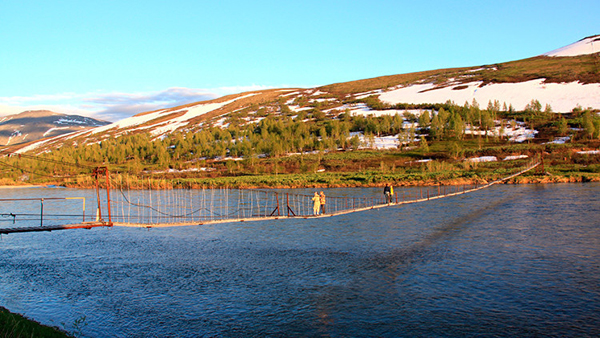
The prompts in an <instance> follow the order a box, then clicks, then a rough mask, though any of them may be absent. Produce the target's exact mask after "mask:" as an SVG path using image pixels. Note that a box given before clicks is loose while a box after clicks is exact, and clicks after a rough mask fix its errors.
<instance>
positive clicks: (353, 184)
mask: <svg viewBox="0 0 600 338" xmlns="http://www.w3.org/2000/svg"><path fill="white" fill-rule="evenodd" d="M272 177H273V178H276V177H277V176H272ZM218 179H220V180H227V179H228V177H220V178H217V180H218ZM192 180H193V179H191V180H190V181H189V182H186V179H183V180H182V179H177V178H176V179H156V180H155V181H160V183H157V182H154V184H150V185H148V184H146V185H145V184H144V183H145V182H142V181H141V180H136V181H135V182H134V184H133V185H130V186H129V187H128V189H131V190H148V187H149V186H150V187H151V189H150V190H169V189H219V188H230V189H311V188H315V189H319V188H371V187H382V186H385V185H386V184H391V185H393V186H395V187H419V186H422V187H427V186H438V185H439V186H461V185H475V184H487V183H489V182H492V181H494V179H493V178H484V177H477V178H452V179H440V180H437V179H430V180H393V179H389V180H385V179H381V180H379V181H378V182H370V183H359V182H357V181H354V180H348V181H346V182H344V181H343V180H342V182H340V183H313V182H306V184H298V183H292V184H278V183H277V182H276V180H275V179H274V180H273V182H272V183H273V184H269V183H267V182H265V181H266V180H265V181H263V182H264V183H263V184H252V183H250V182H248V183H245V182H239V181H238V182H210V180H211V179H204V178H202V179H200V180H205V181H206V182H194V181H192ZM169 181H171V182H170V183H165V182H169ZM140 182H142V183H141V184H137V183H140ZM588 182H600V175H598V174H591V175H589V174H588V175H579V176H572V175H568V176H562V175H552V174H543V175H541V174H538V175H535V176H518V177H515V178H512V179H510V180H507V181H506V182H504V183H503V184H554V183H588ZM25 188H71V189H95V187H94V186H90V185H77V184H69V183H66V184H65V183H62V184H61V183H55V184H30V185H22V184H18V185H6V184H5V185H0V189H25ZM112 188H113V189H116V186H114V185H113V186H112Z"/></svg>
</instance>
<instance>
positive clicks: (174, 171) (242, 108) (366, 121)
mask: <svg viewBox="0 0 600 338" xmlns="http://www.w3.org/2000/svg"><path fill="white" fill-rule="evenodd" d="M598 38H599V37H598V36H593V37H588V38H585V39H583V40H581V41H579V42H578V43H575V44H572V45H571V47H570V48H563V49H560V52H550V53H547V55H540V56H535V57H532V58H528V59H524V60H517V61H512V62H505V63H498V64H492V65H483V66H475V67H463V68H451V69H440V70H431V71H425V72H416V73H410V74H400V75H391V76H382V77H377V78H372V79H364V80H358V81H351V82H345V83H337V84H331V85H326V86H321V87H316V88H285V89H271V90H261V91H254V92H246V93H240V94H235V95H229V96H225V97H221V98H218V99H214V100H209V101H202V102H194V103H190V104H187V105H182V106H178V107H172V108H165V109H160V110H156V111H150V112H144V113H141V114H137V115H135V116H132V117H130V118H126V119H123V120H121V121H118V122H115V123H112V124H108V125H104V126H101V127H96V128H93V129H89V130H82V131H79V132H75V133H71V134H68V135H61V136H56V137H53V138H46V139H44V140H41V141H38V142H31V143H30V144H27V145H25V146H23V147H21V149H20V150H19V152H20V153H24V152H27V151H34V152H35V153H37V154H40V155H41V156H43V157H46V158H48V159H49V160H50V162H51V163H53V164H51V165H36V163H34V161H32V160H31V158H30V159H28V160H26V159H25V156H16V157H11V158H9V160H8V162H7V163H0V164H6V165H5V167H6V168H7V169H6V170H7V173H9V174H8V175H10V177H11V178H10V179H11V180H13V181H16V180H21V181H31V180H32V177H34V178H35V177H37V178H35V179H37V180H40V179H42V178H43V177H48V176H50V177H52V176H55V175H58V174H59V173H62V174H63V175H64V176H70V177H73V175H78V174H81V173H82V171H81V170H80V169H81V168H80V169H76V168H67V167H66V166H61V165H60V164H61V163H66V162H65V161H68V162H71V163H77V164H85V163H88V164H89V165H90V166H96V165H98V164H100V163H103V164H104V165H107V166H110V167H111V170H115V171H118V172H120V173H128V174H131V175H134V176H136V177H137V176H139V175H142V176H143V175H150V176H154V175H164V176H163V177H169V178H173V177H178V178H189V179H192V180H197V179H200V181H201V182H202V183H189V182H188V183H186V184H190V186H197V185H200V186H206V185H211V186H212V185H214V184H221V185H222V186H254V187H255V186H265V185H266V186H310V185H319V186H323V185H326V186H344V185H354V184H380V183H382V182H386V180H392V181H394V182H396V183H398V182H400V181H403V182H405V184H412V183H410V182H415V181H420V182H426V183H431V182H442V181H444V182H449V183H451V184H452V182H455V181H456V180H459V181H460V180H463V181H469V182H477V180H479V179H480V178H482V177H486V178H485V179H489V178H492V179H493V178H495V177H500V176H502V175H503V174H505V173H506V172H505V170H507V169H510V168H512V167H518V166H521V165H522V162H523V161H529V160H531V159H532V158H534V157H535V158H539V156H540V154H541V153H544V154H548V155H546V156H547V158H548V159H549V161H550V162H551V163H552V164H551V165H552V168H553V170H555V172H556V173H558V172H559V171H560V173H559V174H557V176H556V177H557V180H563V181H569V180H572V179H573V180H578V181H583V180H590V179H593V180H597V179H600V175H598V173H599V172H600V158H598V156H596V155H595V154H596V152H597V150H596V149H597V148H598V147H599V145H600V143H599V142H600V141H599V140H600V117H599V116H598V110H599V109H600V72H599V68H598V64H599V62H598V58H599V57H600V54H599V53H597V52H594V51H595V49H593V48H595V47H593V43H595V42H596V41H597V39H598ZM588 45H589V46H588ZM582 46H584V47H582ZM585 46H588V47H590V48H592V52H593V53H588V52H589V48H588V49H586V48H585ZM582 51H583V52H582ZM564 54H569V56H562V55H564ZM571 54H576V55H571ZM558 113H560V114H558ZM360 149H375V150H367V151H360V152H355V151H353V150H360ZM386 149H392V151H387V150H386ZM21 157H23V158H21ZM19 161H20V162H19ZM484 161H492V162H497V164H481V163H482V162H484ZM503 161H512V162H507V163H503ZM23 168H29V169H28V170H29V171H28V172H24V169H23ZM88 168H89V167H88ZM546 168H548V167H546ZM84 171H85V169H84ZM273 173H275V174H290V175H311V174H315V176H310V177H309V176H302V177H296V176H279V178H277V179H275V180H273V179H272V178H271V177H270V176H269V175H270V174H273ZM346 173H349V174H350V176H347V175H346V176H344V175H345V174H346ZM431 173H435V174H431ZM316 174H318V175H316ZM355 174H356V175H355ZM32 175H33V176H32ZM340 175H341V176H340ZM382 175H383V176H382ZM590 175H592V176H590ZM84 176H85V175H84ZM84 176H82V177H80V178H78V179H77V183H76V185H79V186H85V185H87V184H90V181H89V176H88V177H87V178H86V177H84ZM265 176H268V177H269V178H265ZM242 177H244V178H243V179H242ZM349 177H354V178H349ZM573 177H576V178H573ZM590 177H593V178H590ZM201 178H203V179H205V180H206V181H202V179H201ZM216 178H221V179H223V180H220V181H218V180H216ZM278 180H279V181H278ZM281 180H283V181H281ZM307 180H308V181H307ZM311 180H312V181H311ZM140 182H142V183H143V182H145V181H144V180H142V181H140ZM194 182H197V181H194ZM217 182H220V183H217ZM267 182H270V183H267ZM131 183H132V184H138V183H139V182H138V183H135V182H131ZM146 183H148V184H150V183H149V181H148V182H146ZM152 184H154V183H152ZM157 184H159V186H163V183H157ZM196 184H197V185H196ZM403 184H404V183H403Z"/></svg>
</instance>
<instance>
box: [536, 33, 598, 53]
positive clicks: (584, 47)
mask: <svg viewBox="0 0 600 338" xmlns="http://www.w3.org/2000/svg"><path fill="white" fill-rule="evenodd" d="M598 52H600V35H594V36H589V37H587V38H584V39H581V40H579V41H577V42H575V43H572V44H570V45H568V46H565V47H562V48H559V49H555V50H553V51H550V52H548V53H544V54H543V55H546V56H577V55H586V54H594V53H598Z"/></svg>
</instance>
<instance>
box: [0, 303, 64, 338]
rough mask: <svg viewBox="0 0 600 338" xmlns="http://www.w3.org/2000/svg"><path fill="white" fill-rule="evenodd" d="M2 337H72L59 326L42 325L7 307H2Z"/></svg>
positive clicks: (0, 331) (0, 319) (0, 325)
mask: <svg viewBox="0 0 600 338" xmlns="http://www.w3.org/2000/svg"><path fill="white" fill-rule="evenodd" d="M0 337H7V338H8V337H10V338H30V337H48V338H54V337H56V338H59V337H60V338H64V337H72V336H70V335H69V334H68V333H66V332H64V331H62V330H60V329H59V328H57V327H50V326H45V325H42V324H40V323H38V322H35V321H33V320H29V319H27V318H25V317H23V316H21V315H19V314H15V313H11V312H10V311H8V310H7V309H5V308H3V307H0Z"/></svg>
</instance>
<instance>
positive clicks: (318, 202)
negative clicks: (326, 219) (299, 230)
mask: <svg viewBox="0 0 600 338" xmlns="http://www.w3.org/2000/svg"><path fill="white" fill-rule="evenodd" d="M312 201H313V215H315V216H317V215H318V214H319V210H320V209H321V196H319V194H318V193H317V192H316V191H315V195H314V196H313V198H312Z"/></svg>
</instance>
